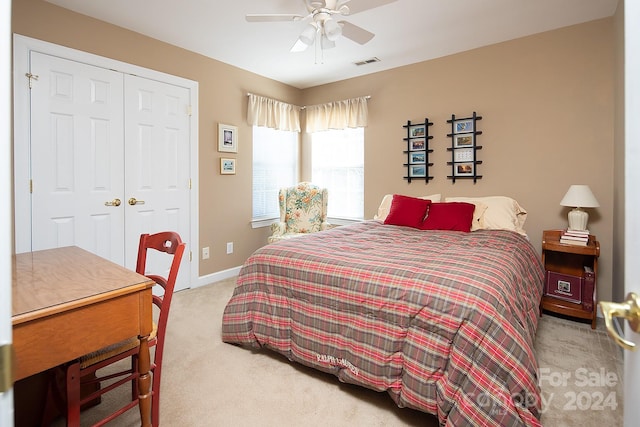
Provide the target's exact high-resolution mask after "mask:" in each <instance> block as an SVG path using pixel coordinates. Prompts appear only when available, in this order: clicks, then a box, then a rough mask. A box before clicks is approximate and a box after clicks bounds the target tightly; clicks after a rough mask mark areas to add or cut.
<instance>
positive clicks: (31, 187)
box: [29, 179, 33, 194]
mask: <svg viewBox="0 0 640 427" xmlns="http://www.w3.org/2000/svg"><path fill="white" fill-rule="evenodd" d="M29 194H33V180H32V179H30V180H29Z"/></svg>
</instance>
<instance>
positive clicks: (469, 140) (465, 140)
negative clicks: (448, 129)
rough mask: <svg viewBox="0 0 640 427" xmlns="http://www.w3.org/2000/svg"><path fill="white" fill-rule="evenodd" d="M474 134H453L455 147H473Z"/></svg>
mask: <svg viewBox="0 0 640 427" xmlns="http://www.w3.org/2000/svg"><path fill="white" fill-rule="evenodd" d="M473 136H474V135H473V134H472V133H467V134H462V135H453V148H465V147H473Z"/></svg>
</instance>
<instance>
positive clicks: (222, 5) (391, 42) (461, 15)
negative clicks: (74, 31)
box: [47, 0, 618, 89]
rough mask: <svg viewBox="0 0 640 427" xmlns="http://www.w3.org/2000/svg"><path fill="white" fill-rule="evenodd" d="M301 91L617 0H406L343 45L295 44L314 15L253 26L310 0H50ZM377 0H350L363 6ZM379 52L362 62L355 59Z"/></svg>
mask: <svg viewBox="0 0 640 427" xmlns="http://www.w3.org/2000/svg"><path fill="white" fill-rule="evenodd" d="M47 1H49V2H50V3H53V4H56V5H58V6H61V7H65V8H67V9H71V10H73V11H76V12H79V13H82V14H85V15H89V16H92V17H94V18H97V19H100V20H103V21H106V22H109V23H112V24H115V25H118V26H121V27H124V28H127V29H129V30H132V31H135V32H138V33H141V34H144V35H147V36H149V37H153V38H155V39H158V40H162V41H164V42H166V43H170V44H172V45H175V46H179V47H182V48H184V49H188V50H190V51H193V52H197V53H199V54H202V55H205V56H208V57H211V58H214V59H217V60H219V61H222V62H225V63H227V64H231V65H234V66H236V67H238V68H242V69H245V70H248V71H251V72H253V73H256V74H259V75H262V76H265V77H269V78H272V79H275V80H278V81H281V82H284V83H286V84H289V85H292V86H294V87H297V88H301V89H303V88H307V87H313V86H317V85H321V84H325V83H330V82H334V81H338V80H344V79H346V78H351V77H357V76H360V75H365V74H369V73H374V72H378V71H382V70H387V69H390V68H395V67H399V66H402V65H407V64H412V63H416V62H421V61H425V60H429V59H433V58H438V57H442V56H446V55H450V54H453V53H457V52H462V51H465V50H469V49H473V48H477V47H480V46H486V45H489V44H493V43H499V42H502V41H505V40H510V39H514V38H518V37H523V36H527V35H531V34H535V33H539V32H543V31H548V30H552V29H555V28H560V27H564V26H568V25H574V24H578V23H582V22H587V21H591V20H594V19H599V18H604V17H608V16H611V15H613V13H614V12H615V9H616V6H617V4H618V0H397V1H395V2H393V3H391V4H387V5H384V6H380V7H377V8H374V9H370V10H366V11H364V12H359V13H355V14H354V15H351V16H348V17H346V18H344V20H347V21H349V22H351V23H353V24H356V25H359V26H361V27H363V28H364V29H366V30H368V31H370V32H373V33H375V34H376V36H375V37H374V38H373V39H372V40H371V41H370V42H368V43H367V44H365V45H359V44H357V43H355V42H353V41H351V40H349V39H346V38H344V37H341V38H340V39H339V40H338V41H337V42H336V47H335V48H334V49H330V50H325V51H324V52H321V51H319V50H317V49H315V48H314V47H313V46H311V47H309V48H308V49H307V50H306V51H305V52H298V53H290V52H289V49H290V48H291V47H292V46H293V44H294V43H295V41H296V40H297V37H298V35H299V34H300V32H301V31H302V29H303V28H304V26H305V25H306V24H307V22H260V23H255V22H254V23H248V22H246V20H245V18H244V17H245V15H246V14H251V13H254V14H255V13H294V14H295V13H298V14H301V15H305V14H306V9H305V6H304V3H303V0H179V1H176V0H133V1H132V0H109V1H87V0H47ZM372 1H373V2H374V3H375V1H376V0H351V1H350V2H349V3H348V4H351V5H352V8H357V7H358V5H360V6H362V5H364V4H367V3H369V2H372ZM371 57H378V58H380V60H381V61H380V62H377V63H372V64H368V65H363V66H356V65H354V63H355V62H358V61H361V60H365V59H369V58H371Z"/></svg>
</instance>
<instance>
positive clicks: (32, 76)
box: [25, 73, 40, 89]
mask: <svg viewBox="0 0 640 427" xmlns="http://www.w3.org/2000/svg"><path fill="white" fill-rule="evenodd" d="M25 76H27V78H28V79H29V89H31V88H32V87H33V81H34V80H36V81H37V80H38V78H39V77H40V76H38V75H37V74H31V73H27V74H25Z"/></svg>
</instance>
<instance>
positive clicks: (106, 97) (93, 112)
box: [30, 52, 124, 264]
mask: <svg viewBox="0 0 640 427" xmlns="http://www.w3.org/2000/svg"><path fill="white" fill-rule="evenodd" d="M30 60H31V71H30V72H31V74H33V75H35V76H37V80H35V79H34V80H33V82H32V89H31V174H32V175H31V176H32V194H31V202H32V206H31V208H32V209H31V211H32V221H31V227H32V233H31V235H32V250H41V249H50V248H55V247H60V246H69V245H75V246H79V247H81V248H83V249H86V250H88V251H91V252H93V253H96V254H98V255H100V256H102V257H104V258H107V259H110V260H112V261H114V262H117V263H120V264H122V263H123V261H124V251H123V247H124V236H123V229H124V207H123V206H122V205H120V206H115V205H116V204H117V203H112V202H113V201H114V200H115V199H118V198H120V199H121V198H122V194H123V192H124V174H123V170H124V164H123V158H124V146H123V136H124V123H123V114H122V111H123V110H122V103H123V93H122V92H123V87H124V82H123V75H122V74H121V73H118V72H115V71H111V70H107V69H104V68H100V67H94V66H91V65H87V64H83V63H79V62H76V61H71V60H66V59H62V58H59V57H56V56H51V55H46V54H43V53H39V52H31V53H30Z"/></svg>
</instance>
